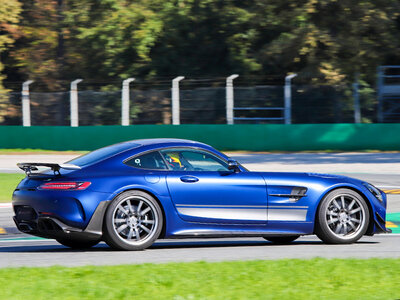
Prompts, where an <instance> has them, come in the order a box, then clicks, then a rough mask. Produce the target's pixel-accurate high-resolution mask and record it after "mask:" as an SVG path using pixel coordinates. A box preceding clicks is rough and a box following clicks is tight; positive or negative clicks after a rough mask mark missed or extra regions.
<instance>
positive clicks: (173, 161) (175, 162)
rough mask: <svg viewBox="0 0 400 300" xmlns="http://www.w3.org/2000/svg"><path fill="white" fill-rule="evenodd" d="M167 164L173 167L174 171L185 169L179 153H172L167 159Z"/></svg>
mask: <svg viewBox="0 0 400 300" xmlns="http://www.w3.org/2000/svg"><path fill="white" fill-rule="evenodd" d="M165 159H166V161H167V163H168V164H169V165H170V166H171V167H172V169H174V170H179V169H182V168H183V165H182V163H181V160H180V156H179V152H170V153H168V155H166V157H165Z"/></svg>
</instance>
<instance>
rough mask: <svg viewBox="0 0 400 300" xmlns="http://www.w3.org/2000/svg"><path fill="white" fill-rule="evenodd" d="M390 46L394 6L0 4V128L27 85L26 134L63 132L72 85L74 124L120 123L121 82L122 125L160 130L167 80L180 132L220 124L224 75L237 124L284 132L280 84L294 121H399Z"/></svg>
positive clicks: (166, 113)
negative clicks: (125, 103) (126, 121)
mask: <svg viewBox="0 0 400 300" xmlns="http://www.w3.org/2000/svg"><path fill="white" fill-rule="evenodd" d="M399 36H400V2H399V1H398V0H363V1H354V0H341V1H337V0H321V1H315V0H258V1H246V0H237V1H234V0H185V1H183V0H135V1H129V0H102V1H98V0H79V1H78V0H36V1H27V0H19V1H18V0H0V71H1V75H0V125H22V104H21V103H22V102H21V98H22V93H21V91H22V84H23V82H25V81H27V80H33V81H34V82H33V83H31V84H30V86H29V91H30V95H29V96H30V109H31V125H69V124H70V83H71V81H73V80H75V79H77V78H81V79H83V81H82V82H81V83H79V85H78V90H79V91H78V98H79V125H117V124H121V86H122V81H123V80H125V79H127V78H129V77H134V78H135V81H134V82H133V83H131V86H130V92H129V93H130V100H131V105H130V109H129V118H130V124H170V123H171V122H172V121H171V118H172V116H171V115H172V109H171V84H172V83H171V81H172V80H173V79H174V78H175V77H176V76H185V79H184V80H182V81H181V82H180V123H181V124H226V123H227V116H226V99H225V97H226V90H225V85H226V78H227V77H228V76H230V75H231V74H238V75H239V77H238V78H237V79H235V80H234V101H235V102H234V103H235V104H234V105H235V107H239V108H240V107H242V108H247V109H245V110H235V117H236V118H238V119H237V120H236V121H235V123H246V124H248V123H283V122H284V120H283V117H282V110H281V109H280V108H282V107H283V106H284V85H285V77H286V76H287V75H288V74H297V77H295V78H293V79H292V82H291V84H292V86H291V90H292V95H291V96H292V99H291V100H292V105H291V110H292V115H291V122H292V123H359V122H361V123H375V122H400V105H399V103H400V102H399V100H400V69H399V67H398V65H400V51H399V50H400V39H399ZM382 66H383V67H382ZM252 108H254V109H252ZM255 108H264V109H255ZM265 108H267V109H265ZM268 108H278V109H268Z"/></svg>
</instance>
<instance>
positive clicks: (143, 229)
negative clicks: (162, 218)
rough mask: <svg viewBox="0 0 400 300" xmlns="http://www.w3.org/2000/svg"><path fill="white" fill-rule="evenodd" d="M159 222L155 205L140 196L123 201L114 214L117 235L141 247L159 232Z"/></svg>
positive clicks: (124, 240) (113, 220)
mask: <svg viewBox="0 0 400 300" xmlns="http://www.w3.org/2000/svg"><path fill="white" fill-rule="evenodd" d="M158 222H159V220H158V217H157V213H156V208H155V207H154V205H153V203H151V202H150V201H148V199H146V198H144V197H141V196H138V195H135V196H129V197H126V198H124V199H122V201H121V202H120V203H119V204H118V205H117V206H116V207H115V208H114V211H113V213H112V224H113V229H114V231H115V233H116V235H117V236H118V238H119V239H121V240H122V241H123V242H125V243H129V244H131V245H141V244H144V243H145V242H147V241H148V240H149V239H151V238H152V237H153V236H154V234H155V233H156V231H157V230H156V229H157V228H158Z"/></svg>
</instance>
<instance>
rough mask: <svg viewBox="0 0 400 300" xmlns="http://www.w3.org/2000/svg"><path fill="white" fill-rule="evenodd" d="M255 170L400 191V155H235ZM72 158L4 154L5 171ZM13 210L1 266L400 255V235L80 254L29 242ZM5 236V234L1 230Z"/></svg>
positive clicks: (7, 214) (1, 211) (396, 198)
mask: <svg viewBox="0 0 400 300" xmlns="http://www.w3.org/2000/svg"><path fill="white" fill-rule="evenodd" d="M231 156H233V157H234V158H236V159H238V160H239V161H240V162H242V163H243V164H244V165H245V166H246V167H247V168H249V169H250V170H254V171H291V172H323V173H337V174H343V175H348V176H352V177H356V178H360V179H363V180H366V181H369V182H371V183H373V184H375V185H377V186H379V187H382V188H391V187H392V188H396V187H397V188H400V176H398V174H400V153H345V154H341V153H328V154H326V153H300V154H240V153H233V154H231ZM72 158H73V156H71V155H68V156H65V155H50V156H48V155H28V156H8V155H0V172H19V171H18V169H17V168H16V167H15V163H16V162H22V161H43V162H65V161H67V160H70V159H72ZM388 212H400V195H389V200H388ZM11 216H12V210H11V208H0V227H3V228H5V229H6V231H7V233H8V234H6V235H0V252H1V254H0V267H6V266H51V265H64V266H79V265H88V264H92V265H114V264H130V263H164V262H176V261H198V260H206V261H222V260H249V259H279V258H312V257H327V258H333V257H339V258H347V257H357V258H369V257H400V235H395V234H386V235H376V236H374V237H363V238H362V239H361V240H360V241H359V242H358V243H356V244H352V245H325V244H323V243H321V242H320V241H319V239H318V238H317V237H315V236H305V237H301V238H300V239H298V240H297V241H296V242H294V243H293V244H291V245H287V246H277V245H273V244H271V243H269V242H267V241H265V240H263V239H262V238H228V239H191V240H160V241H158V242H157V243H155V244H154V246H153V247H151V248H150V249H148V250H146V251H140V252H121V251H114V250H112V249H110V248H109V247H108V246H107V245H105V244H104V243H101V244H99V245H98V246H96V247H94V248H93V249H91V250H87V251H76V250H70V249H68V248H66V247H64V246H61V245H59V244H58V243H57V242H56V241H54V240H43V239H29V236H27V235H24V234H20V233H18V231H17V230H16V228H15V226H14V224H13V222H12V220H11ZM0 233H1V232H0Z"/></svg>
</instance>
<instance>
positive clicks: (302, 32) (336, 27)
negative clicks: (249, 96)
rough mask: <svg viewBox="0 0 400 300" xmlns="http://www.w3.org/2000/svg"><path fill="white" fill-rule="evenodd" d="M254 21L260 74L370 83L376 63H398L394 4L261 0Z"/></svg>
mask: <svg viewBox="0 0 400 300" xmlns="http://www.w3.org/2000/svg"><path fill="white" fill-rule="evenodd" d="M255 8H256V9H257V11H258V14H257V18H255V19H254V21H255V23H254V24H255V25H254V26H255V27H257V28H258V29H257V32H258V33H259V35H258V36H257V39H256V40H255V43H254V45H255V46H256V48H259V50H258V51H257V54H256V56H257V60H258V61H259V62H260V63H262V65H263V67H264V68H263V69H264V70H267V69H269V70H272V71H273V72H282V71H284V72H290V71H296V72H301V73H303V75H305V76H306V77H309V78H312V79H313V80H314V81H317V82H328V83H332V84H336V83H340V82H343V81H347V82H351V81H352V80H353V77H354V74H355V73H356V72H361V74H363V75H364V77H365V78H366V79H367V80H368V81H369V82H373V81H374V78H375V72H376V67H377V66H378V65H380V64H383V63H387V62H389V60H390V61H391V63H394V62H397V63H400V60H399V58H400V56H399V54H398V53H399V45H400V44H399V39H398V34H399V27H398V22H399V12H400V3H399V2H398V1H397V0H377V1H375V0H374V1H371V0H363V1H353V0H340V1H337V0H320V1H317V0H303V1H298V0H295V1H294V0H286V1H279V0H268V1H267V0H261V1H257V4H256V6H255Z"/></svg>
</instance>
